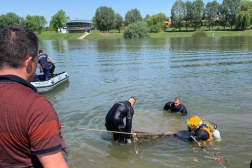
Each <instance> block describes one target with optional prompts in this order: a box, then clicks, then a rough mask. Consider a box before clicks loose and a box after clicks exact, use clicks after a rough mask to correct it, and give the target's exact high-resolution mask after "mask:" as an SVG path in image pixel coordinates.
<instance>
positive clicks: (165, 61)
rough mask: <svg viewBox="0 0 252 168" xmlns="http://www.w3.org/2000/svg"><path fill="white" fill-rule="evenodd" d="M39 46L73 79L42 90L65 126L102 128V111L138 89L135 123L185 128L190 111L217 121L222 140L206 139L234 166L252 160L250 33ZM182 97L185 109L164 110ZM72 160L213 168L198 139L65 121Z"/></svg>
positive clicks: (106, 165)
mask: <svg viewBox="0 0 252 168" xmlns="http://www.w3.org/2000/svg"><path fill="white" fill-rule="evenodd" d="M40 49H42V50H43V51H44V53H47V54H48V55H49V56H50V57H51V58H52V59H53V60H54V61H55V62H56V63H57V64H56V69H55V72H61V71H66V72H68V73H69V75H70V79H69V82H67V83H65V84H63V85H61V86H59V87H58V88H56V89H55V90H53V91H52V92H49V93H46V94H43V95H44V96H45V97H46V98H48V99H49V100H50V101H51V103H52V104H53V106H54V108H55V109H56V111H57V113H58V115H59V118H60V120H61V122H62V125H63V126H68V127H77V128H87V129H96V130H105V126H104V123H105V116H106V114H107V111H108V110H109V109H110V107H111V106H112V105H113V104H114V103H115V102H117V101H124V100H127V99H128V98H129V97H130V96H135V97H136V100H137V101H136V104H135V105H134V110H135V115H134V117H133V130H135V131H148V132H152V133H163V132H174V133H175V132H178V131H180V130H186V128H187V126H186V120H187V119H188V118H189V117H190V116H192V115H198V116H200V117H201V118H203V119H207V120H210V121H212V122H214V123H217V124H218V125H219V126H220V127H219V131H220V133H221V136H222V140H221V141H219V142H217V141H214V142H211V143H204V144H202V145H203V146H204V147H205V148H206V150H207V151H209V152H210V153H211V154H214V155H215V156H216V157H218V158H222V159H224V160H225V162H224V165H225V166H226V167H231V168H238V167H239V168H243V167H249V163H250V161H251V160H252V132H251V131H252V121H251V120H252V103H251V100H252V85H251V82H252V80H251V79H252V75H251V70H252V56H251V54H252V38H251V37H208V38H157V39H133V40H121V39H120V40H69V41H67V40H62V41H41V43H40ZM177 96H179V97H180V98H181V102H182V104H184V105H185V106H186V108H187V111H188V113H189V114H188V115H187V116H182V115H180V114H177V113H171V112H166V111H163V106H164V104H165V103H166V102H167V101H173V100H174V98H175V97H177ZM62 133H63V135H64V138H65V141H66V143H67V145H68V148H69V151H70V153H69V161H68V165H69V167H71V168H83V167H87V168H90V167H95V168H117V167H120V168H130V167H134V168H138V167H139V168H142V167H145V168H152V167H155V168H163V167H167V168H174V167H177V168H180V167H181V168H184V167H186V168H194V167H204V168H213V167H221V165H220V164H219V163H218V162H217V161H215V160H213V159H211V158H209V157H208V156H209V155H207V154H206V153H205V152H203V150H202V149H201V148H200V147H199V146H198V145H197V144H196V143H195V142H183V141H178V140H177V139H176V138H173V137H172V138H161V139H156V140H153V141H149V142H138V143H137V145H138V153H139V154H138V155H136V153H135V148H134V144H130V145H122V144H118V143H115V142H114V141H113V139H112V135H111V134H110V133H106V132H99V131H88V130H82V129H70V128H62Z"/></svg>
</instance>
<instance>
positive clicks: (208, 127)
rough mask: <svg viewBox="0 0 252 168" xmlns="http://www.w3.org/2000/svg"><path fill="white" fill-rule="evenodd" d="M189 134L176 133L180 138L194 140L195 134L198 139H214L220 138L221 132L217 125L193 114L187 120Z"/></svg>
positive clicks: (175, 135)
mask: <svg viewBox="0 0 252 168" xmlns="http://www.w3.org/2000/svg"><path fill="white" fill-rule="evenodd" d="M187 127H188V132H189V135H188V136H186V135H180V134H174V137H177V138H178V139H180V140H184V141H194V139H193V138H192V137H191V136H193V137H194V138H195V139H196V140H197V141H212V140H213V139H214V138H216V139H220V138H221V136H220V132H219V131H218V130H217V125H216V124H214V123H212V122H209V121H207V120H202V119H201V118H200V117H198V116H192V117H191V118H190V119H189V120H187Z"/></svg>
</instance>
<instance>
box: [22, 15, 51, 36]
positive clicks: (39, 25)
mask: <svg viewBox="0 0 252 168" xmlns="http://www.w3.org/2000/svg"><path fill="white" fill-rule="evenodd" d="M46 23H47V21H46V19H45V17H44V16H30V15H27V16H26V18H25V20H24V26H25V27H26V28H28V29H31V30H33V31H34V32H37V33H39V34H40V33H41V31H42V29H43V27H44V26H45V24H46Z"/></svg>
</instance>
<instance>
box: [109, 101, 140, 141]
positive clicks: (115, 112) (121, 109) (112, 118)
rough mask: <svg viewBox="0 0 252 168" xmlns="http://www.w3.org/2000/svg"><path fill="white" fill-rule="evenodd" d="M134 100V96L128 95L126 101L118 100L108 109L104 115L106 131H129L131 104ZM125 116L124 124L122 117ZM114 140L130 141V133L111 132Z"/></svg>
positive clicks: (131, 115)
mask: <svg viewBox="0 0 252 168" xmlns="http://www.w3.org/2000/svg"><path fill="white" fill-rule="evenodd" d="M135 102H136V100H135V98H134V97H130V98H129V99H128V101H124V102H118V103H115V104H114V105H113V107H112V108H111V109H110V110H109V111H108V114H107V116H106V121H105V126H106V128H107V130H108V131H118V132H127V133H131V128H132V118H133V115H134V109H133V108H132V106H133V105H134V104H135ZM125 117H126V125H125V124H124V122H123V119H124V118H125ZM113 137H114V140H115V141H120V142H125V143H131V140H130V138H131V135H130V134H120V133H113Z"/></svg>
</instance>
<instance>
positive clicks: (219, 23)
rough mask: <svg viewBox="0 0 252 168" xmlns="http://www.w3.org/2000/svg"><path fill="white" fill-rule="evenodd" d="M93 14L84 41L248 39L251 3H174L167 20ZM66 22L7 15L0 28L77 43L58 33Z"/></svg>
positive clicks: (61, 15)
mask: <svg viewBox="0 0 252 168" xmlns="http://www.w3.org/2000/svg"><path fill="white" fill-rule="evenodd" d="M94 13H95V15H94V17H93V19H92V23H93V25H92V28H93V29H95V30H93V29H92V33H91V34H89V35H88V36H86V37H85V39H111V38H142V37H148V36H150V37H151V38H157V37H191V36H192V35H193V34H194V32H195V31H200V32H202V34H206V35H207V36H248V35H249V36H250V34H251V23H252V2H251V1H250V0H223V1H222V3H218V2H217V1H216V0H213V1H211V2H207V4H204V2H203V0H194V1H189V0H188V1H185V2H184V1H182V0H176V1H175V2H174V4H173V6H172V9H171V16H170V17H167V16H165V14H164V13H162V12H159V13H157V14H154V15H152V16H150V15H148V14H147V15H146V16H145V17H144V18H143V17H142V16H141V12H140V11H139V10H138V9H136V8H135V9H131V10H128V11H127V13H126V14H125V18H123V17H122V16H121V15H120V14H119V13H115V12H114V10H113V9H112V8H110V7H106V6H101V7H99V8H97V10H96V12H94ZM69 20H70V18H69V17H68V16H67V15H66V13H65V11H64V10H59V11H58V12H57V13H56V14H55V15H53V16H52V19H51V20H50V24H49V27H45V25H46V24H47V21H46V20H45V18H44V16H30V15H28V16H26V17H25V18H22V17H19V16H18V15H16V14H15V13H13V12H9V13H7V14H6V15H1V16H0V28H2V27H4V26H6V25H10V24H18V25H22V26H24V27H27V28H29V29H31V30H33V31H34V32H36V33H37V35H38V36H39V38H40V39H41V40H61V39H67V40H71V39H77V38H78V37H79V36H80V35H81V33H73V34H72V33H71V34H67V33H66V34H63V33H62V32H61V30H62V29H61V28H62V27H65V26H66V23H67V21H69ZM137 22H142V23H145V24H144V25H145V27H144V28H143V24H137V25H139V26H140V27H137V26H135V25H133V24H135V23H137ZM78 28H79V27H77V29H78ZM82 28H83V27H81V29H82ZM84 28H86V27H84ZM89 28H90V27H89ZM82 30H84V29H82ZM146 30H147V31H148V34H149V35H147V32H146ZM53 31H54V32H53ZM203 31H205V33H203ZM82 33H84V32H82ZM143 34H146V35H143Z"/></svg>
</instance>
